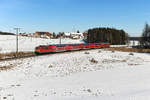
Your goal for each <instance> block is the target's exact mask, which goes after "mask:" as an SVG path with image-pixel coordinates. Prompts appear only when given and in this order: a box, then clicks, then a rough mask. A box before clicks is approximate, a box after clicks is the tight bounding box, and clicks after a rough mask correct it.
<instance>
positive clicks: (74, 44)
mask: <svg viewBox="0 0 150 100" xmlns="http://www.w3.org/2000/svg"><path fill="white" fill-rule="evenodd" d="M80 44H81V45H82V44H84V45H89V44H109V43H76V44H50V45H39V46H40V47H46V46H66V45H72V46H76V45H80Z"/></svg>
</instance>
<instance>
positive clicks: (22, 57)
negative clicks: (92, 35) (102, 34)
mask: <svg viewBox="0 0 150 100" xmlns="http://www.w3.org/2000/svg"><path fill="white" fill-rule="evenodd" d="M88 50H96V49H83V50H73V51H61V52H52V53H44V54H41V55H36V54H35V53H33V52H31V53H32V54H29V55H21V56H15V57H7V58H2V59H0V62H2V61H10V60H17V59H25V58H31V57H39V56H46V55H54V54H62V53H65V54H66V53H72V52H80V51H88Z"/></svg>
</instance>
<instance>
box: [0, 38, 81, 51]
mask: <svg viewBox="0 0 150 100" xmlns="http://www.w3.org/2000/svg"><path fill="white" fill-rule="evenodd" d="M59 43H60V40H59V39H42V38H33V37H22V36H19V46H18V47H19V51H24V52H30V51H34V48H35V47H36V46H39V45H48V44H59ZM61 43H68V44H71V43H83V41H82V40H72V39H68V38H64V39H61ZM15 51H16V36H12V35H0V53H7V52H15Z"/></svg>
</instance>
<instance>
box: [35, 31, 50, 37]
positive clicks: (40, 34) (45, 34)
mask: <svg viewBox="0 0 150 100" xmlns="http://www.w3.org/2000/svg"><path fill="white" fill-rule="evenodd" d="M34 37H37V38H52V34H51V33H50V32H35V34H34Z"/></svg>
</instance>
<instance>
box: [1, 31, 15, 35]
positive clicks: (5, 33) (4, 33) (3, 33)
mask: <svg viewBox="0 0 150 100" xmlns="http://www.w3.org/2000/svg"><path fill="white" fill-rule="evenodd" d="M0 35H14V34H13V33H8V32H1V31H0Z"/></svg>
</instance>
